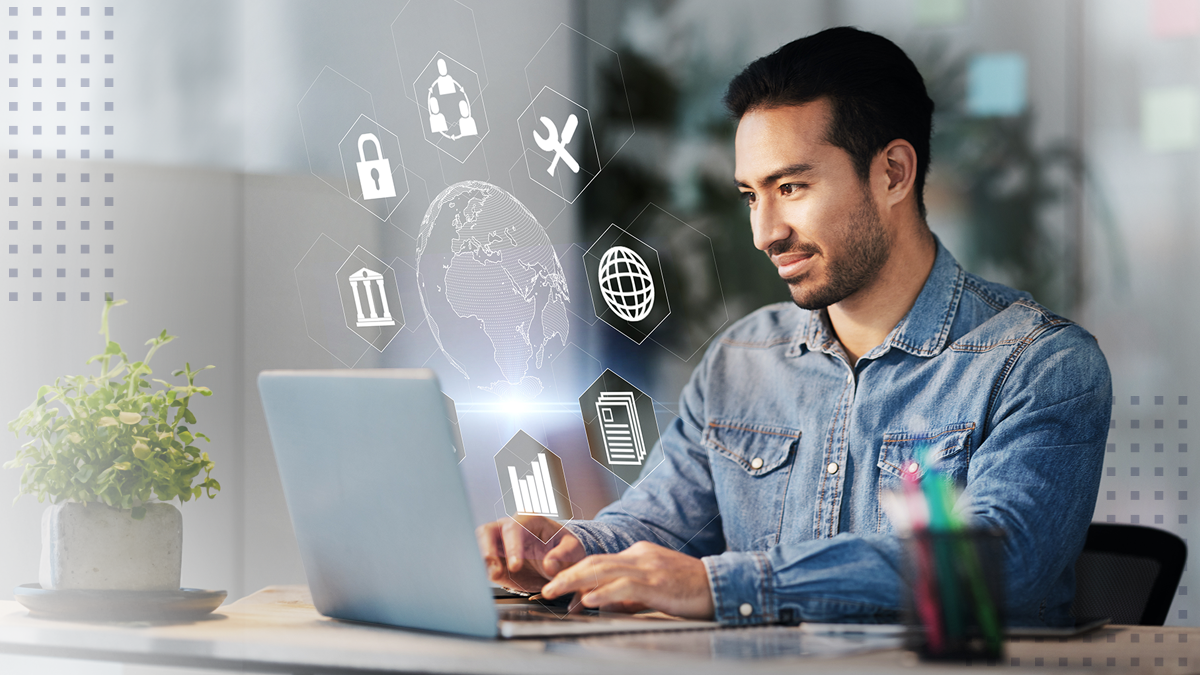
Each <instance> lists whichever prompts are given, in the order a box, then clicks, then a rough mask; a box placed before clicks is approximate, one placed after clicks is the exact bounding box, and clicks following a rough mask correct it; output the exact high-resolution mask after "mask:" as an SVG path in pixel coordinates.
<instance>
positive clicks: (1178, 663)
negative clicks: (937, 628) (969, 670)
mask: <svg viewBox="0 0 1200 675" xmlns="http://www.w3.org/2000/svg"><path fill="white" fill-rule="evenodd" d="M1008 641H1009V642H1010V643H1012V644H1017V643H1024V644H1023V646H1022V647H1021V648H1019V649H1020V650H1021V651H1026V652H1027V651H1035V652H1036V651H1040V650H1041V649H1044V650H1045V654H1046V655H1045V656H1010V657H1008V659H1007V661H1008V665H1009V666H1026V667H1028V666H1034V667H1038V666H1083V667H1096V666H1106V667H1114V666H1126V667H1134V668H1141V667H1146V666H1149V665H1151V664H1153V665H1154V666H1155V667H1159V668H1161V667H1166V666H1171V667H1183V668H1186V667H1188V665H1189V664H1190V665H1191V666H1193V667H1194V666H1195V665H1196V663H1197V661H1198V659H1197V657H1196V655H1195V653H1194V649H1195V648H1194V647H1192V646H1191V645H1190V644H1189V642H1188V634H1187V633H1184V632H1174V631H1172V630H1171V629H1170V628H1169V627H1161V628H1160V627H1150V626H1143V627H1139V628H1135V629H1134V630H1132V631H1129V632H1125V630H1124V629H1120V630H1118V629H1101V630H1099V631H1097V632H1095V633H1089V634H1087V635H1084V636H1082V637H1080V638H1079V641H1080V642H1083V643H1085V644H1092V645H1096V647H1094V648H1091V649H1089V651H1091V650H1093V649H1094V651H1095V652H1096V653H1097V654H1099V655H1096V656H1070V657H1065V656H1059V655H1057V654H1055V652H1056V651H1057V650H1056V649H1055V647H1054V646H1053V645H1054V644H1055V643H1057V642H1060V641H1058V640H1047V639H1045V638H1029V637H1027V638H1010V639H1009V640H1008ZM1061 642H1066V640H1065V639H1064V640H1061ZM1142 643H1146V644H1151V643H1152V644H1155V645H1162V647H1160V648H1159V649H1161V650H1162V652H1161V653H1162V654H1163V655H1162V656H1128V655H1127V654H1124V655H1120V656H1107V655H1104V652H1105V651H1109V652H1116V653H1118V654H1120V653H1121V652H1122V651H1123V650H1124V645H1126V644H1142ZM1039 644H1040V645H1043V646H1042V647H1041V648H1039V647H1038V646H1037V645H1039ZM1108 645H1112V646H1111V647H1109V646H1108ZM1181 645H1187V646H1181ZM1180 654H1188V655H1187V656H1180ZM979 665H983V664H982V663H980V664H979ZM987 665H989V666H995V665H1001V664H1000V663H996V662H988V663H987Z"/></svg>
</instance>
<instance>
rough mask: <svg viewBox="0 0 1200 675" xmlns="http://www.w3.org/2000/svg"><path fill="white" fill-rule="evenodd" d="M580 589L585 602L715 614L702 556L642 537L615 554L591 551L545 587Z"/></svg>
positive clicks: (555, 591)
mask: <svg viewBox="0 0 1200 675" xmlns="http://www.w3.org/2000/svg"><path fill="white" fill-rule="evenodd" d="M571 592H576V593H579V594H580V597H579V598H578V599H579V601H581V602H582V603H583V605H584V606H585V607H599V608H600V609H602V610H605V611H618V612H636V611H640V610H643V609H647V608H649V609H657V610H660V611H663V612H666V613H667V614H672V615H675V616H682V617H687V618H691V619H711V618H712V616H713V602H712V589H711V588H710V587H709V584H708V572H707V571H706V570H705V569H704V563H703V562H701V561H700V559H699V558H693V557H692V556H690V555H686V554H684V553H679V552H678V551H673V550H671V549H669V548H664V547H662V546H658V545H656V544H651V543H649V542H645V541H641V542H638V543H636V544H634V545H633V546H630V547H629V548H627V549H625V550H624V551H621V552H620V553H615V554H611V555H593V556H588V557H587V558H584V559H583V561H582V562H580V563H578V564H576V565H573V566H571V567H570V568H569V569H563V571H561V572H559V573H558V574H557V575H556V576H554V579H553V581H551V582H550V583H548V584H546V585H545V586H543V587H542V595H543V596H545V597H546V598H547V599H550V600H553V599H554V598H557V597H559V596H561V595H566V594H567V593H571Z"/></svg>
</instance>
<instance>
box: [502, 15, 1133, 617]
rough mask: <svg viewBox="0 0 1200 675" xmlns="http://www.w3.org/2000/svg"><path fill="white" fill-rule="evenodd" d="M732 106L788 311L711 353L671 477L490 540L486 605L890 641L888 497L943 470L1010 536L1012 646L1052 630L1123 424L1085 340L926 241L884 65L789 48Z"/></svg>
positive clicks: (894, 58)
mask: <svg viewBox="0 0 1200 675" xmlns="http://www.w3.org/2000/svg"><path fill="white" fill-rule="evenodd" d="M726 104H727V105H728V107H729V108H730V110H731V112H732V113H733V115H734V116H736V117H737V118H738V120H739V123H738V129H737V136H736V141H735V154H736V168H735V183H736V185H737V187H738V189H739V190H740V191H741V193H742V195H743V196H744V197H745V199H746V202H747V204H748V206H749V212H750V225H751V229H752V231H753V234H754V244H755V246H756V247H757V248H759V249H761V250H763V251H765V252H766V253H767V255H768V256H770V258H771V261H772V262H773V263H775V265H776V266H777V267H778V269H779V275H780V277H781V278H782V279H783V281H785V282H787V284H788V285H789V288H790V290H791V295H792V299H793V300H794V305H793V304H790V303H783V304H779V305H772V306H768V307H764V308H762V309H760V310H759V311H757V312H755V313H753V314H751V315H750V316H748V317H746V318H744V319H742V320H741V321H739V322H737V323H736V324H735V325H734V326H733V327H731V328H730V329H729V330H728V331H727V332H726V333H725V334H723V335H722V336H721V338H720V339H719V340H717V341H716V342H715V343H714V344H713V345H712V346H711V347H710V348H709V350H708V352H707V353H706V355H705V356H704V359H703V361H702V362H701V363H700V365H699V366H698V367H697V368H696V370H695V372H694V373H693V375H692V378H691V381H690V382H689V383H688V385H687V387H686V388H685V389H684V391H683V395H682V400H681V404H680V414H681V418H680V419H679V420H678V421H677V422H676V423H675V424H674V425H673V426H671V427H670V428H669V429H668V430H667V432H666V433H665V434H664V435H663V438H662V442H661V444H660V446H659V447H658V448H656V450H655V452H659V453H663V455H664V461H663V463H662V465H660V466H659V467H658V468H656V469H655V470H654V471H653V472H652V473H651V474H649V475H648V476H646V477H645V478H644V479H643V480H642V482H641V483H640V484H639V485H638V486H637V487H636V488H634V489H631V490H629V491H628V492H626V493H625V495H624V496H623V498H622V499H621V500H619V501H618V502H616V503H614V504H612V505H610V506H608V507H607V508H605V509H604V510H603V511H601V513H600V514H599V515H597V516H596V519H595V520H594V521H588V522H577V523H570V524H568V525H567V527H566V528H565V529H564V528H561V526H560V525H559V524H557V523H554V522H553V521H549V520H547V519H544V518H522V519H521V522H520V523H517V522H515V521H512V520H506V521H501V522H497V523H492V524H489V525H485V526H483V527H481V528H480V530H479V538H480V545H481V549H482V551H483V555H484V557H485V559H486V560H487V563H488V567H489V573H490V574H491V577H492V579H493V580H494V581H495V582H497V583H500V584H502V585H514V584H515V585H518V586H521V587H522V588H525V589H529V590H532V589H538V588H540V589H541V592H542V594H543V595H544V596H546V597H548V598H555V597H559V596H562V595H565V594H568V593H571V592H575V593H578V594H579V600H580V601H581V602H582V604H583V605H585V606H588V607H604V608H609V609H624V610H637V609H641V608H647V607H648V608H654V609H659V610H662V611H665V612H668V613H671V614H676V615H680V616H686V617H698V618H716V619H717V620H718V621H721V622H722V623H727V624H755V623H768V622H784V623H788V622H795V621H800V620H805V621H868V622H869V621H892V620H895V617H896V614H897V612H898V611H899V607H900V597H899V596H900V587H901V579H900V576H899V575H900V571H899V568H900V558H901V551H900V543H899V540H898V539H897V536H896V534H895V533H894V528H893V525H892V523H891V521H890V519H889V517H888V515H887V514H886V513H885V512H884V511H883V509H882V508H881V506H880V494H881V493H882V492H884V491H888V490H893V489H898V488H899V487H900V485H901V481H902V480H903V479H902V478H901V475H902V474H905V473H911V474H914V475H917V476H923V475H924V474H925V472H926V471H929V470H936V471H940V472H942V473H944V474H946V475H948V476H949V477H950V478H951V479H953V480H954V482H955V483H956V484H957V485H958V487H959V488H961V489H962V490H963V494H962V496H961V498H960V499H959V501H958V504H957V505H956V509H957V510H958V511H959V512H961V513H962V514H963V515H964V516H965V517H967V518H969V519H970V520H971V521H972V522H973V523H974V524H975V525H978V526H981V527H995V528H1001V529H1003V530H1004V531H1005V532H1006V533H1007V540H1006V544H1005V560H1004V569H1005V572H1006V574H1007V591H1006V593H1007V603H1008V613H1009V618H1010V620H1011V621H1014V622H1019V623H1028V624H1062V623H1066V622H1067V621H1068V620H1069V618H1068V610H1069V608H1070V605H1071V600H1072V596H1073V593H1074V572H1073V567H1074V562H1075V558H1076V557H1077V556H1078V554H1079V551H1080V550H1081V548H1082V546H1083V540H1084V537H1085V533H1086V529H1087V525H1088V522H1089V521H1090V519H1091V516H1092V512H1093V509H1094V508H1095V501H1096V493H1097V490H1098V487H1099V482H1100V470H1101V465H1102V463H1103V452H1104V442H1105V439H1106V436H1107V433H1108V431H1107V430H1108V420H1109V413H1110V409H1111V399H1110V396H1111V383H1110V379H1109V372H1108V366H1107V364H1106V362H1105V360H1104V356H1103V355H1102V354H1101V352H1100V350H1099V348H1098V347H1097V345H1096V341H1095V339H1094V338H1093V337H1092V336H1091V335H1089V334H1088V333H1087V332H1086V331H1084V330H1083V329H1082V328H1080V327H1079V326H1077V325H1075V324H1073V323H1071V322H1070V321H1067V320H1066V319H1063V318H1061V317H1058V316H1055V315H1054V314H1052V313H1051V312H1049V311H1048V310H1046V309H1045V308H1043V307H1041V306H1040V305H1038V304H1037V303H1035V302H1034V301H1033V300H1032V298H1030V297H1029V295H1028V294H1026V293H1022V292H1018V291H1014V290H1012V289H1010V288H1006V287H1004V286H1001V285H999V284H993V283H989V282H987V281H984V280H983V279H980V278H979V277H976V276H974V275H971V274H967V273H966V272H964V271H963V270H962V268H961V267H959V265H958V264H957V263H956V262H955V260H954V258H953V257H952V256H951V255H950V253H949V252H948V251H947V250H946V249H945V248H943V247H942V246H941V244H940V243H939V242H938V240H937V239H936V238H935V237H934V236H933V234H932V233H931V232H930V231H929V228H928V227H927V225H926V223H925V207H924V202H923V197H922V192H923V189H924V182H925V175H926V173H927V171H928V169H929V138H930V133H931V116H932V113H933V103H932V101H930V100H929V98H928V96H927V95H926V93H925V87H924V84H923V82H922V79H921V76H920V74H919V73H918V72H917V70H916V68H915V66H914V65H913V64H912V62H911V61H910V60H909V59H908V57H907V56H906V55H905V54H904V52H903V51H901V50H900V49H899V48H898V47H897V46H896V45H894V44H893V43H891V42H890V41H888V40H886V39H884V38H882V37H879V36H877V35H873V34H870V33H865V32H862V31H858V30H855V29H851V28H835V29H831V30H827V31H823V32H821V33H817V34H815V35H812V36H809V37H806V38H803V39H800V40H797V41H795V42H792V43H791V44H788V45H786V46H784V47H782V48H780V49H779V50H778V51H776V52H775V53H773V54H771V55H769V56H766V57H764V58H762V59H759V60H758V61H756V62H754V63H752V64H750V65H749V66H748V67H747V68H746V69H745V70H744V71H743V72H742V73H741V74H740V75H738V76H737V77H736V78H735V79H734V80H733V82H732V83H731V84H730V85H729V90H728V92H727V94H726ZM922 448H928V452H927V454H925V455H922V454H921V452H922ZM922 461H925V462H927V463H928V464H929V466H922V465H921V464H922ZM535 535H537V536H535ZM542 540H547V542H546V543H543V541H542Z"/></svg>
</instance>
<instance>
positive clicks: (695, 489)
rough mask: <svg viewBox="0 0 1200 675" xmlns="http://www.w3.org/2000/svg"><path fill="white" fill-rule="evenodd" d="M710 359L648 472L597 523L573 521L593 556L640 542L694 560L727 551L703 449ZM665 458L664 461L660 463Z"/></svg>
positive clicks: (702, 366)
mask: <svg viewBox="0 0 1200 675" xmlns="http://www.w3.org/2000/svg"><path fill="white" fill-rule="evenodd" d="M708 362H709V358H708V356H707V355H706V356H705V358H704V360H702V361H701V363H700V365H699V366H697V368H696V369H695V370H694V371H693V372H692V377H691V379H690V380H689V382H688V384H687V385H686V386H685V387H684V389H683V394H682V396H681V397H680V415H679V417H678V418H676V419H675V420H674V421H673V422H672V423H671V425H670V426H668V427H667V429H666V431H665V432H664V433H663V434H662V436H661V438H660V439H659V442H658V443H656V444H655V446H654V448H653V449H652V450H651V452H650V454H649V455H648V457H647V461H646V467H647V468H648V469H650V470H649V472H648V473H645V475H643V476H642V477H641V479H640V480H639V482H638V483H636V487H633V488H630V489H627V490H626V491H625V493H624V494H623V495H622V496H621V497H620V498H618V499H617V500H616V501H615V502H613V503H612V504H609V505H608V506H606V507H604V509H602V510H601V511H600V513H598V514H596V517H595V519H594V520H591V521H577V522H572V523H568V524H567V527H568V528H569V529H570V530H571V532H572V533H573V534H574V535H575V536H576V537H578V538H579V540H580V542H581V543H582V544H583V547H584V550H586V551H587V553H588V554H589V555H592V554H596V553H616V552H619V551H623V550H625V549H626V548H629V547H630V546H632V545H633V544H635V543H637V542H639V541H649V542H653V543H656V544H660V545H662V546H667V547H670V548H673V549H676V550H678V551H681V552H683V553H686V554H688V555H691V556H694V557H703V556H706V555H713V554H716V553H720V552H722V551H724V550H725V540H724V536H723V535H722V530H721V517H720V513H719V510H718V506H717V499H716V494H715V492H714V490H713V480H712V472H711V470H710V467H709V463H708V454H707V453H706V451H705V449H704V444H703V442H702V435H703V431H702V429H703V428H704V419H705V418H704V383H705V380H706V379H707V367H708V366H707V364H708ZM660 459H661V463H660V462H659V460H660Z"/></svg>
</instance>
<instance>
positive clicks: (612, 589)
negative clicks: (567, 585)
mask: <svg viewBox="0 0 1200 675" xmlns="http://www.w3.org/2000/svg"><path fill="white" fill-rule="evenodd" d="M649 591H651V589H650V588H648V587H647V586H645V585H643V584H640V583H637V582H635V581H634V580H633V579H631V578H630V577H627V576H625V577H620V578H618V579H613V580H612V581H609V582H608V583H605V584H601V585H600V586H598V587H597V588H595V589H593V590H590V591H588V592H587V593H584V594H583V597H582V598H580V601H581V602H582V603H583V605H584V606H585V607H600V606H604V605H620V604H624V603H634V602H642V603H646V604H654V600H655V599H654V598H652V597H649Z"/></svg>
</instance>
